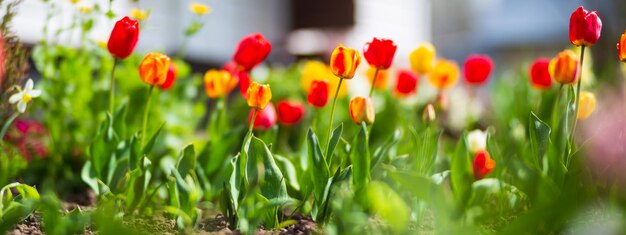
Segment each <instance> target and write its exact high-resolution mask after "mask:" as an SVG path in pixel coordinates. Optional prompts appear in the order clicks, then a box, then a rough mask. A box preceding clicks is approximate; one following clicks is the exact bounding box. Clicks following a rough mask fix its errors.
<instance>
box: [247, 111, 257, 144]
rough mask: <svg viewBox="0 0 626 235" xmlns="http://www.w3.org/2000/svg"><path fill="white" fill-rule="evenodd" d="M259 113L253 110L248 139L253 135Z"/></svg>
mask: <svg viewBox="0 0 626 235" xmlns="http://www.w3.org/2000/svg"><path fill="white" fill-rule="evenodd" d="M257 113H258V112H257V109H256V108H254V109H253V110H252V119H250V125H249V126H248V134H247V135H246V137H248V136H250V135H252V128H253V127H254V121H255V120H256V115H257Z"/></svg>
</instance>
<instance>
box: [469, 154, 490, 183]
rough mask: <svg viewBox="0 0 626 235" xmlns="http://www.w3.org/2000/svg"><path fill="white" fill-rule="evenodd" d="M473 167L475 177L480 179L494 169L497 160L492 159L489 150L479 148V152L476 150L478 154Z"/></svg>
mask: <svg viewBox="0 0 626 235" xmlns="http://www.w3.org/2000/svg"><path fill="white" fill-rule="evenodd" d="M472 167H473V169H474V178H475V179H476V180H479V179H482V178H485V176H486V175H488V174H489V173H491V172H492V171H493V168H495V167H496V162H495V161H494V160H493V159H491V156H489V152H487V151H485V150H478V152H476V156H475V157H474V163H473V164H472Z"/></svg>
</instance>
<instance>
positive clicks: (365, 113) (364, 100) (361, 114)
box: [349, 96, 376, 125]
mask: <svg viewBox="0 0 626 235" xmlns="http://www.w3.org/2000/svg"><path fill="white" fill-rule="evenodd" d="M349 108H350V117H351V118H352V121H353V122H354V123H356V124H357V125H360V124H361V122H365V124H367V125H370V124H372V123H374V119H375V117H376V112H375V111H374V104H373V103H372V100H371V99H370V98H369V97H361V96H357V97H354V98H352V100H350V107H349Z"/></svg>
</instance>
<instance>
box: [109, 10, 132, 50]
mask: <svg viewBox="0 0 626 235" xmlns="http://www.w3.org/2000/svg"><path fill="white" fill-rule="evenodd" d="M138 40H139V22H137V21H136V20H133V19H131V18H128V16H126V17H124V18H122V19H121V20H119V21H117V23H115V27H113V31H111V36H110V37H109V42H108V44H107V48H108V49H109V52H110V53H111V55H113V56H115V57H116V58H118V59H124V58H126V57H128V56H129V55H130V54H132V53H133V50H135V46H136V45H137V41H138Z"/></svg>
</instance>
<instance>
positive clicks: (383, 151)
mask: <svg viewBox="0 0 626 235" xmlns="http://www.w3.org/2000/svg"><path fill="white" fill-rule="evenodd" d="M399 140H400V130H396V131H394V132H393V135H392V136H391V137H389V139H387V141H385V143H384V144H383V145H381V146H380V147H378V148H377V149H376V151H374V155H373V156H372V171H373V170H374V169H375V168H376V166H378V164H380V162H381V161H382V160H383V159H384V158H385V157H386V156H387V153H388V152H389V150H390V149H391V147H393V146H394V145H395V144H397V143H398V141H399Z"/></svg>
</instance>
